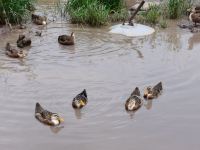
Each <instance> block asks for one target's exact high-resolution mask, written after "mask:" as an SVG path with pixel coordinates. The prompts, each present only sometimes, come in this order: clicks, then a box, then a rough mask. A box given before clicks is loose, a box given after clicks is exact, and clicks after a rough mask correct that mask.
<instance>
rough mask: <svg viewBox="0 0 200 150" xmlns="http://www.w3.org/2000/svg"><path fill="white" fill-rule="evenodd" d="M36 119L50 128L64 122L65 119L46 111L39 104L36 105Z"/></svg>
mask: <svg viewBox="0 0 200 150" xmlns="http://www.w3.org/2000/svg"><path fill="white" fill-rule="evenodd" d="M35 118H36V119H38V120H39V121H40V122H42V123H44V124H47V125H50V126H56V125H59V124H60V123H62V122H64V119H63V118H61V117H59V115H58V114H57V113H52V112H50V111H47V110H45V109H44V108H42V106H41V105H40V104H39V103H36V105H35Z"/></svg>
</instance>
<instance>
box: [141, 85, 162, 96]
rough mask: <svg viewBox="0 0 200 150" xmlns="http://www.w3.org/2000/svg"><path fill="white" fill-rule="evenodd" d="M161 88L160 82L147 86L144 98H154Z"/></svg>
mask: <svg viewBox="0 0 200 150" xmlns="http://www.w3.org/2000/svg"><path fill="white" fill-rule="evenodd" d="M162 89H163V88H162V82H159V83H158V84H156V85H155V86H154V87H153V88H152V87H150V86H149V87H147V88H146V89H145V91H144V98H146V99H153V98H156V97H158V95H159V94H161V92H162Z"/></svg>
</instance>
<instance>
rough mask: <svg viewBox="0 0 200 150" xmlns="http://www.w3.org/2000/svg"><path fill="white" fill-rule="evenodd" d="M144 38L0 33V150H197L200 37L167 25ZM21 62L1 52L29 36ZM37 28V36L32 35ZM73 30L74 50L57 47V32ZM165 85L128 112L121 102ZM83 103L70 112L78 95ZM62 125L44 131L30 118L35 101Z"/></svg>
mask: <svg viewBox="0 0 200 150" xmlns="http://www.w3.org/2000/svg"><path fill="white" fill-rule="evenodd" d="M170 26H171V27H169V28H168V29H166V30H160V31H158V30H157V32H156V33H155V34H153V35H150V36H147V37H137V38H130V37H125V36H122V35H116V34H109V33H108V31H109V29H108V27H105V28H102V29H95V28H86V27H84V28H83V27H79V26H76V25H70V24H66V23H65V22H59V21H57V22H56V23H50V24H48V26H47V27H46V28H42V27H38V26H35V25H31V24H30V25H29V27H28V29H27V30H17V31H14V32H12V33H5V34H1V35H0V83H1V84H0V91H1V92H0V118H1V121H0V133H1V134H0V146H1V149H3V150H27V149H28V150H36V149H37V150H43V149H48V150H55V149H60V150H64V149H70V150H77V149H82V150H93V149H95V150H102V149H105V150H121V149H126V150H132V149H138V150H145V149H150V150H168V149H181V150H188V149H193V150H198V149H199V146H200V143H199V134H200V130H199V124H200V115H199V114H200V101H199V85H200V70H199V65H200V59H199V57H200V51H199V48H200V39H199V38H198V37H199V36H198V34H191V33H190V32H189V31H187V30H181V29H179V28H177V27H176V26H175V25H170ZM28 30H30V31H33V32H31V33H29V34H30V36H31V37H32V46H31V47H30V48H27V49H26V50H27V52H28V56H27V57H26V58H24V59H21V60H19V59H11V58H9V57H7V56H6V55H5V54H4V46H5V44H6V42H7V41H9V42H11V43H15V41H16V38H17V36H18V34H19V33H23V32H25V33H28ZM35 30H43V35H42V37H35V36H34V31H35ZM71 31H74V32H75V34H76V44H75V45H74V46H61V45H59V44H58V43H57V37H58V35H60V34H63V33H67V34H69V33H70V32H71ZM159 81H162V82H163V87H164V91H163V93H162V95H161V96H160V97H159V98H158V99H155V100H153V101H148V102H147V101H144V105H143V106H142V108H141V109H139V110H138V111H137V112H136V113H132V114H130V113H127V112H126V111H125V109H124V103H125V100H126V99H127V98H128V97H129V95H130V93H131V92H132V91H133V89H134V88H135V87H136V86H139V87H140V89H141V90H142V89H144V87H145V86H147V85H152V84H155V83H157V82H159ZM84 88H85V89H86V90H87V92H88V98H89V101H88V104H87V105H86V107H85V108H83V109H82V110H81V111H80V112H78V111H74V110H73V108H72V107H71V102H72V99H73V97H74V96H75V95H76V94H78V93H79V92H81V91H82V90H83V89H84ZM36 102H40V103H41V105H43V106H44V107H45V108H47V109H48V110H51V111H53V112H58V113H59V114H60V115H61V116H63V117H64V119H65V122H64V124H62V126H60V127H58V128H50V127H49V126H45V125H43V124H41V123H40V122H38V121H37V120H36V119H35V118H34V109H35V103H36Z"/></svg>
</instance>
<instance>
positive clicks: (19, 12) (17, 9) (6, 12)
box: [0, 0, 35, 24]
mask: <svg viewBox="0 0 200 150" xmlns="http://www.w3.org/2000/svg"><path fill="white" fill-rule="evenodd" d="M34 1H35V0H0V24H5V23H6V22H10V23H20V22H22V21H23V20H26V19H27V18H28V17H29V15H30V11H31V10H32V9H33V8H34V7H33V2H34Z"/></svg>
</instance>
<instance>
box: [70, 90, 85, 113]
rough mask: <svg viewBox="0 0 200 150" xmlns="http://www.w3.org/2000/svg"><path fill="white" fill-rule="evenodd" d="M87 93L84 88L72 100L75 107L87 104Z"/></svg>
mask: <svg viewBox="0 0 200 150" xmlns="http://www.w3.org/2000/svg"><path fill="white" fill-rule="evenodd" d="M87 101H88V99H87V93H86V90H85V89H84V90H83V91H82V92H81V93H80V94H78V95H77V96H76V97H75V98H74V99H73V101H72V107H73V108H79V109H80V108H82V107H83V106H85V105H86V104H87Z"/></svg>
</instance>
